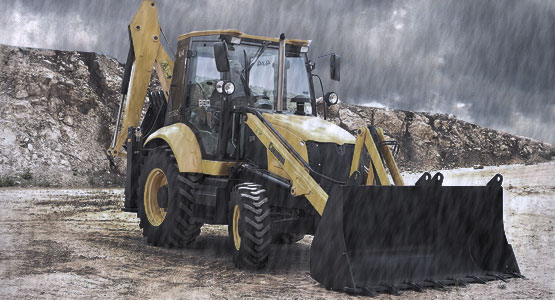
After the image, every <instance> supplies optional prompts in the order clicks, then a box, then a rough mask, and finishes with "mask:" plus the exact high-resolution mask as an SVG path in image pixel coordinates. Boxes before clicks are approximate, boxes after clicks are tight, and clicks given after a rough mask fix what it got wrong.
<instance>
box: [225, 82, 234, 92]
mask: <svg viewBox="0 0 555 300" xmlns="http://www.w3.org/2000/svg"><path fill="white" fill-rule="evenodd" d="M224 92H225V93H226V94H228V95H231V94H233V92H235V85H234V84H233V82H231V81H228V82H226V83H225V84H224Z"/></svg>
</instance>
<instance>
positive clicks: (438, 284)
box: [424, 280, 447, 290]
mask: <svg viewBox="0 0 555 300" xmlns="http://www.w3.org/2000/svg"><path fill="white" fill-rule="evenodd" d="M424 282H429V283H432V284H433V286H434V288H437V289H440V290H447V286H446V285H445V284H443V283H441V282H439V281H437V280H425V281H424Z"/></svg>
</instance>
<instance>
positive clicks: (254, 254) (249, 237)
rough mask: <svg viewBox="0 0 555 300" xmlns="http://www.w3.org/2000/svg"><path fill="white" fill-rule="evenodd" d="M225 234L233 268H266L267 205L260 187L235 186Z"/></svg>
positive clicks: (268, 236) (268, 225) (267, 240)
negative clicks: (231, 249)
mask: <svg viewBox="0 0 555 300" xmlns="http://www.w3.org/2000/svg"><path fill="white" fill-rule="evenodd" d="M228 232H229V239H230V242H231V244H232V247H233V262H234V263H235V266H236V267H238V268H250V269H259V268H262V267H264V266H265V265H266V262H267V261H268V254H269V252H270V244H271V242H272V233H271V221H270V205H269V203H268V198H267V197H266V190H264V189H263V188H262V186H261V185H259V184H256V183H241V184H238V185H237V186H235V188H234V190H233V191H232V192H231V202H230V206H229V217H228Z"/></svg>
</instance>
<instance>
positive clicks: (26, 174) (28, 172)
mask: <svg viewBox="0 0 555 300" xmlns="http://www.w3.org/2000/svg"><path fill="white" fill-rule="evenodd" d="M21 178H23V179H25V180H30V179H31V178H33V174H32V173H31V169H30V168H27V169H25V171H23V174H21Z"/></svg>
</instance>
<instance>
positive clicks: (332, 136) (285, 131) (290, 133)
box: [263, 113, 355, 179]
mask: <svg viewBox="0 0 555 300" xmlns="http://www.w3.org/2000/svg"><path fill="white" fill-rule="evenodd" d="M263 116H264V118H265V119H266V120H268V122H270V124H272V126H273V127H274V128H275V129H276V130H277V131H278V132H279V134H280V135H281V136H282V137H283V138H284V139H285V140H286V141H287V142H288V143H289V144H290V145H291V146H292V147H293V149H295V151H297V153H299V155H300V156H301V157H302V158H303V159H304V160H305V161H308V152H307V150H306V141H314V142H321V143H334V144H339V145H342V144H352V143H354V142H355V138H354V137H353V136H352V135H351V134H350V133H349V132H347V131H346V130H344V129H343V128H341V127H339V126H337V125H335V124H332V123H330V122H326V121H324V120H322V119H320V118H317V117H314V116H297V115H289V114H268V113H264V114H263ZM266 151H267V152H268V153H267V154H268V155H267V157H268V171H270V172H271V173H273V174H275V175H278V176H280V177H283V178H287V179H290V178H289V176H288V175H287V172H285V170H284V169H283V166H282V165H281V164H280V163H279V161H277V160H276V158H275V157H274V156H273V155H272V153H271V152H270V150H266Z"/></svg>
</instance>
